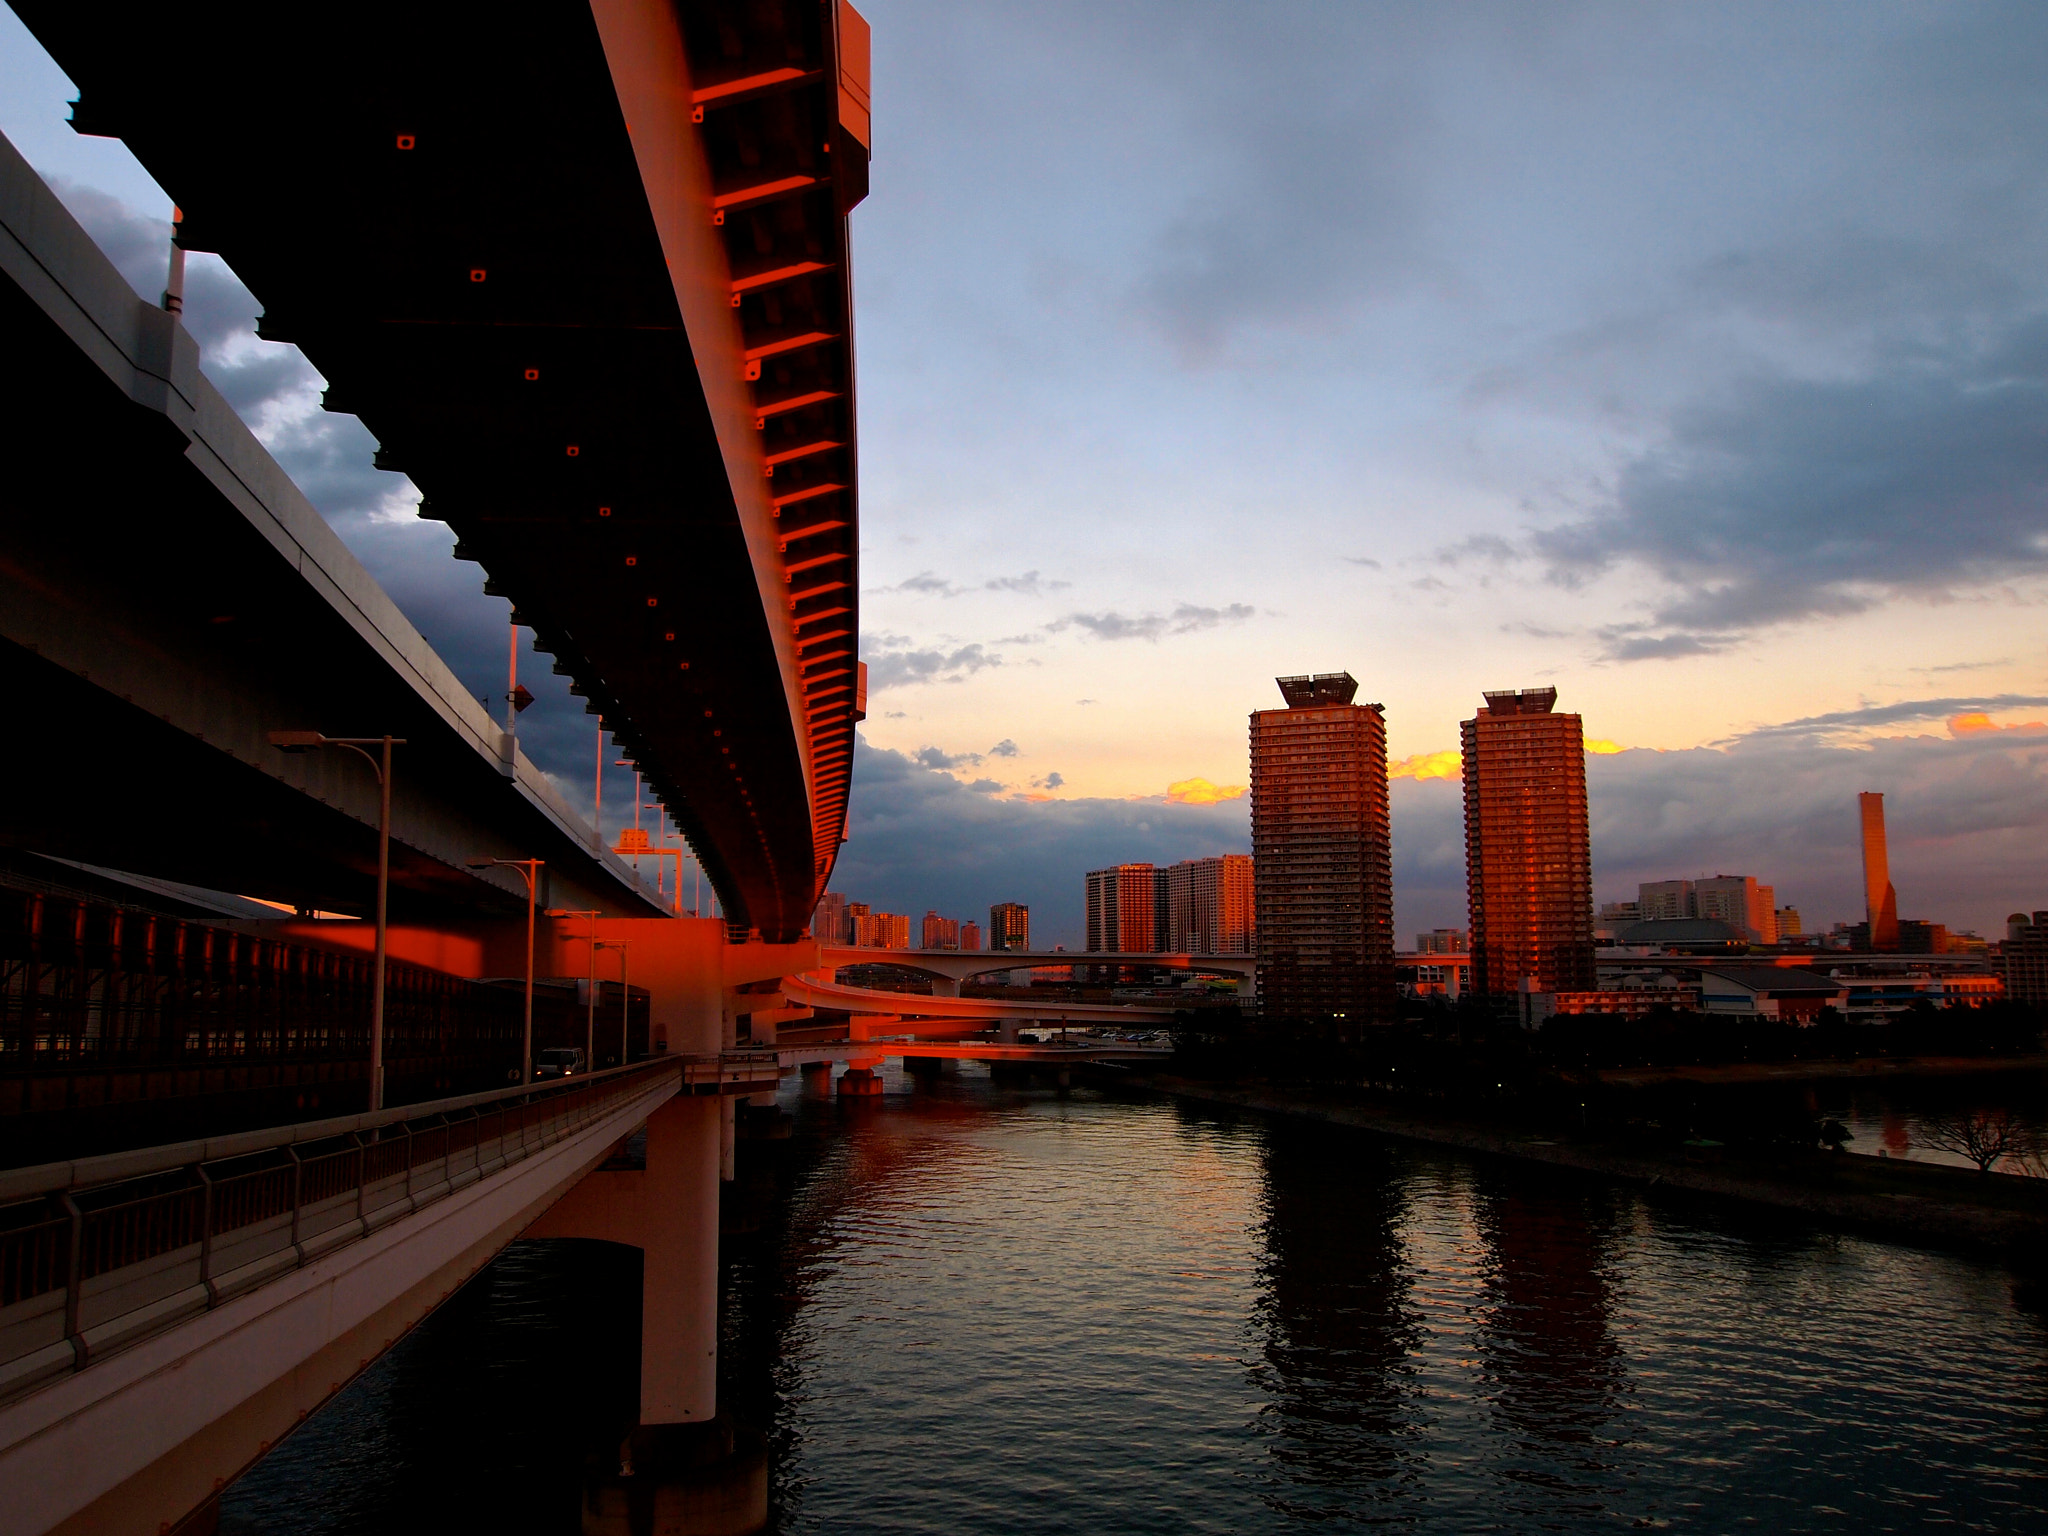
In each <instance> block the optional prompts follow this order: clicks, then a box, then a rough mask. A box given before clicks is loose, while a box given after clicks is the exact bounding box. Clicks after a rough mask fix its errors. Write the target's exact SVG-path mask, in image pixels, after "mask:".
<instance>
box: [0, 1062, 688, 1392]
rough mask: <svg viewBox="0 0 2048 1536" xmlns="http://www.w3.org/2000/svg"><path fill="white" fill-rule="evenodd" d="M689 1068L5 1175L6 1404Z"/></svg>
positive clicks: (600, 1077)
mask: <svg viewBox="0 0 2048 1536" xmlns="http://www.w3.org/2000/svg"><path fill="white" fill-rule="evenodd" d="M691 1065H692V1063H690V1062H688V1061H686V1060H683V1059H680V1058H677V1057H668V1058H664V1059H659V1060H655V1061H647V1062H641V1063H638V1064H635V1065H632V1066H625V1067H614V1068H611V1069H610V1070H608V1071H604V1072H598V1073H593V1074H591V1075H590V1076H588V1077H584V1078H581V1079H566V1080H564V1081H562V1082H560V1083H559V1084H555V1085H551V1086H542V1087H522V1088H512V1089H500V1090H497V1091H495V1092H492V1093H481V1094H470V1095H467V1096H465V1097H462V1098H456V1099H440V1100H436V1101H434V1102H432V1103H427V1104H412V1105H405V1106H401V1107H398V1108H395V1109H388V1110H383V1111H381V1112H379V1113H376V1114H367V1115H353V1116H346V1117H343V1118H340V1119H334V1120H321V1121H314V1122H310V1123H307V1124H303V1125H294V1126H281V1127H278V1128H276V1129H273V1130H266V1131H250V1132H244V1133H242V1134H239V1135H235V1136H224V1137H217V1138H214V1139H213V1140H210V1141H197V1142H183V1143H180V1144H178V1145H176V1146H168V1147H152V1148H147V1149H144V1150H142V1151H137V1152H122V1153H114V1154H112V1155H110V1156H106V1157H98V1158H89V1159H84V1160H81V1161H78V1162H71V1163H50V1164H45V1165H44V1166H42V1167H39V1168H22V1169H14V1170H9V1171H5V1172H0V1401H5V1400H7V1399H8V1398H11V1397H14V1396H17V1395H19V1394H21V1393H23V1392H26V1391H28V1390H30V1389H32V1388H34V1387H36V1386H39V1385H41V1384H43V1383H44V1382H45V1381H48V1380H49V1379H51V1378H52V1377H55V1376H60V1375H63V1374H65V1373H67V1372H70V1371H77V1370H83V1369H84V1368H85V1367H86V1366H87V1365H89V1364H90V1363H92V1362H93V1361H94V1360H98V1359H101V1358H103V1357H105V1356H106V1355H107V1354H109V1353H111V1352H113V1351H115V1350H118V1349H121V1348H124V1347H126V1346H127V1345H130V1344H133V1343H135V1342H136V1341H138V1340H139V1339H142V1338H145V1337H147V1336H148V1335H150V1334H153V1333H156V1332H159V1331H161V1330H162V1329H164V1328H168V1327H171V1326H172V1325H174V1324H176V1323H178V1322H181V1321H183V1320H184V1319H186V1318H188V1317H190V1316H192V1315H193V1314H195V1313H199V1312H204V1311H205V1310H207V1309H208V1308H210V1307H214V1306H217V1305H219V1304H220V1303H221V1302H222V1301H225V1300H227V1299H228V1298H230V1297H233V1296H239V1295H242V1294H244V1293H245V1292H248V1291H250V1290H253V1289H254V1288H256V1287H257V1286H259V1285H262V1284H264V1283H265V1282H266V1281H269V1280H272V1279H274V1278H276V1277H277V1276H278V1275H280V1274H283V1273H285V1272H287V1271H289V1270H292V1269H296V1268H298V1267H299V1266H300V1265H303V1264H305V1263H307V1262H309V1261H310V1260H312V1259H315V1258H318V1257H320V1256H321V1255H323V1254H327V1253H331V1252H333V1251H334V1250H335V1249H336V1248H339V1247H341V1246H343V1245H344V1244H347V1243H350V1242H354V1241H357V1240H359V1239H361V1238H364V1237H367V1236H369V1235H370V1234H371V1233H372V1232H375V1231H377V1230H378V1229H379V1228H380V1227H383V1226H385V1225H387V1224H388V1223H390V1222H392V1221H395V1220H397V1219H398V1218H399V1217H401V1216H404V1215H407V1214H409V1213H411V1212H413V1211H416V1210H419V1209H420V1208H421V1207H423V1206H426V1205H429V1204H431V1203H432V1202H434V1201H436V1200H439V1199H441V1198H443V1197H445V1196H447V1195H450V1194H453V1193H454V1192H455V1191H457V1190H459V1189H463V1188H466V1187H468V1186H469V1185H471V1184H473V1183H475V1182H476V1181H477V1180H479V1179H483V1178H488V1177H489V1176H490V1175H492V1174H494V1173H497V1172H498V1171H499V1170H501V1169H503V1168H505V1167H507V1166H509V1165H510V1164H512V1163H516V1162H519V1161H521V1160H523V1159H524V1158H527V1157H530V1156H531V1155H532V1154H534V1153H535V1152H538V1151H541V1150H542V1149H544V1148H546V1147H548V1146H551V1145H552V1144H554V1143H555V1142H557V1141H560V1140H561V1139H562V1138H563V1137H565V1136H568V1135H571V1134H574V1133H575V1132H576V1131H577V1130H579V1129H581V1128H582V1127H583V1126H584V1125H586V1124H588V1123H589V1122H590V1121H592V1120H594V1119H597V1118H599V1117H600V1116H602V1115H603V1114H605V1113H606V1112H607V1111H608V1110H610V1109H611V1108H612V1107H613V1106H615V1105H616V1104H617V1103H619V1102H620V1101H621V1100H623V1099H627V1098H631V1097H633V1096H634V1095H636V1094H640V1093H643V1092H645V1091H646V1090H647V1089H648V1088H649V1087H650V1086H652V1085H653V1084H654V1083H655V1082H656V1081H658V1079H660V1078H661V1077H663V1076H668V1077H677V1078H679V1082H678V1086H681V1083H680V1074H679V1069H680V1071H681V1072H687V1071H688V1070H689V1068H690V1066H691Z"/></svg>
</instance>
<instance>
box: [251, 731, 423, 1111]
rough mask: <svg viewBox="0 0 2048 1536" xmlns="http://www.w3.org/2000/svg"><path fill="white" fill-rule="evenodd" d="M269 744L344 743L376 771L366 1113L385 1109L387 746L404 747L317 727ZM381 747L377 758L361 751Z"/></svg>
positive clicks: (398, 740) (395, 739)
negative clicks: (374, 945)
mask: <svg viewBox="0 0 2048 1536" xmlns="http://www.w3.org/2000/svg"><path fill="white" fill-rule="evenodd" d="M270 744H271V745H272V746H273V747H276V748H277V749H278V751H280V752H312V751H317V750H318V749H319V748H321V747H346V748H348V750H349V751H351V752H353V753H355V755H356V756H357V757H360V758H361V759H362V760H363V761H364V762H366V763H368V764H369V765H370V771H371V772H372V773H374V774H376V775H377V951H376V959H375V960H374V961H373V962H372V963H371V966H370V1112H371V1113H372V1114H375V1113H376V1112H377V1111H378V1110H380V1109H382V1108H383V1107H384V948H385V943H384V941H385V938H386V937H387V932H388V927H389V925H388V923H387V921H386V918H387V915H388V911H389V901H390V895H391V749H392V748H393V747H402V746H404V745H405V738H404V737H402V736H323V735H322V734H321V733H320V732H318V731H272V732H271V733H270ZM368 747H377V748H379V749H380V752H379V755H378V756H377V757H372V756H371V755H370V754H369V752H367V751H366V750H365V748H368Z"/></svg>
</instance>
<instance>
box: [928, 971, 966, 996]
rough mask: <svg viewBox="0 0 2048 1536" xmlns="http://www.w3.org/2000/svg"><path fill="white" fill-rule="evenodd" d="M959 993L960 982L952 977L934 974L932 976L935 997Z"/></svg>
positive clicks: (957, 994)
mask: <svg viewBox="0 0 2048 1536" xmlns="http://www.w3.org/2000/svg"><path fill="white" fill-rule="evenodd" d="M959 995H960V983H959V982H958V981H956V980H954V979H953V978H952V977H950V976H934V977H933V978H932V996H933V997H958V996H959Z"/></svg>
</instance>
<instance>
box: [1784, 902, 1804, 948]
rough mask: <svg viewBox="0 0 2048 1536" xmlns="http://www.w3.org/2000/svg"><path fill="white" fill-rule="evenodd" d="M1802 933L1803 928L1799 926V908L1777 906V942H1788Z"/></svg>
mask: <svg viewBox="0 0 2048 1536" xmlns="http://www.w3.org/2000/svg"><path fill="white" fill-rule="evenodd" d="M1803 933H1804V930H1803V929H1802V928H1801V927H1800V926H1799V909H1798V908H1797V907H1780V908H1778V942H1779V943H1780V944H1789V943H1791V942H1792V941H1793V940H1794V939H1797V938H1799V937H1801V935H1802V934H1803Z"/></svg>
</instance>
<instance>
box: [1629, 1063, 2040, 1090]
mask: <svg viewBox="0 0 2048 1536" xmlns="http://www.w3.org/2000/svg"><path fill="white" fill-rule="evenodd" d="M1597 1072H1598V1076H1599V1078H1600V1081H1601V1083H1602V1084H1603V1085H1604V1086H1606V1087H1609V1088H1658V1087H1663V1086H1664V1085H1666V1084H1670V1083H1694V1084H1697V1085H1699V1086H1700V1087H1703V1088H1708V1087H1723V1086H1735V1085H1738V1084H1747V1083H1824V1082H1855V1081H1858V1080H1860V1079H1864V1078H1901V1077H1976V1076H1990V1075H1992V1074H1995V1073H2000V1072H2048V1055H2033V1056H1859V1057H1854V1058H1852V1059H1850V1060H1846V1061H1839V1060H1837V1061H1740V1062H1729V1063H1722V1064H1718V1065H1715V1066H1702V1067H1601V1068H1598V1069H1597Z"/></svg>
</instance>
